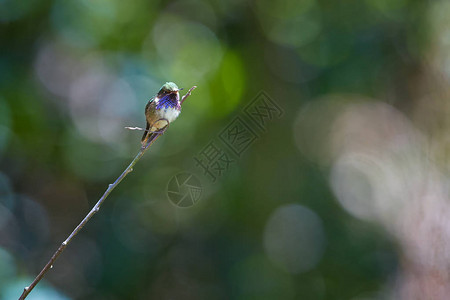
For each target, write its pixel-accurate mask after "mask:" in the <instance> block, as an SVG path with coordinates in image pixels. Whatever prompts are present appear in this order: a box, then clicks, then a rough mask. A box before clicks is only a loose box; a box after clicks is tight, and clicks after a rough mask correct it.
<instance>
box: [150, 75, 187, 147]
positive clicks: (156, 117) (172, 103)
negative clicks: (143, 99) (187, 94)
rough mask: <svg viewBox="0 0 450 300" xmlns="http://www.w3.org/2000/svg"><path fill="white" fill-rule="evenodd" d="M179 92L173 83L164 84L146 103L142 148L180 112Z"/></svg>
mask: <svg viewBox="0 0 450 300" xmlns="http://www.w3.org/2000/svg"><path fill="white" fill-rule="evenodd" d="M181 90H182V89H179V88H178V86H177V85H176V84H175V83H173V82H166V83H165V84H164V85H163V86H162V87H161V89H160V90H159V92H158V93H157V94H156V96H155V97H153V98H151V99H150V100H149V101H148V103H147V105H146V106H145V119H146V121H147V127H146V129H145V132H144V135H143V136H142V140H141V143H142V145H143V146H145V145H146V144H147V142H148V141H151V140H152V138H153V137H154V135H156V134H158V133H159V132H160V131H161V130H163V129H164V128H165V127H166V126H168V125H169V124H170V123H172V122H173V121H175V119H176V118H177V117H178V115H179V114H180V112H181V102H180V91H181ZM183 98H184V97H183Z"/></svg>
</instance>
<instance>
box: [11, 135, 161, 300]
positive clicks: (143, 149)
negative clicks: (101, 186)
mask: <svg viewBox="0 0 450 300" xmlns="http://www.w3.org/2000/svg"><path fill="white" fill-rule="evenodd" d="M163 133H164V131H162V132H160V133H157V134H156V135H155V136H154V138H153V139H152V140H150V141H149V142H148V143H147V144H146V145H145V146H144V147H141V149H140V150H139V152H138V154H137V155H136V157H135V158H134V159H133V161H132V162H131V163H130V164H129V165H128V167H127V168H126V169H125V171H123V172H122V174H121V175H120V176H119V177H118V178H117V179H116V181H114V183H112V184H110V185H109V186H108V189H106V191H105V193H104V194H103V196H102V197H101V198H100V200H98V202H97V203H96V204H95V206H94V207H93V208H92V209H91V211H90V212H89V213H88V214H87V215H86V217H84V219H83V221H81V223H80V224H78V226H77V227H76V228H75V229H74V231H72V233H71V234H70V235H69V236H68V237H67V238H66V240H65V241H64V242H62V244H61V245H60V246H59V248H58V250H56V252H55V253H54V254H53V256H52V258H50V260H49V261H48V263H47V264H46V265H45V267H44V268H43V269H42V270H41V272H40V273H39V275H38V276H36V278H35V279H34V280H33V282H32V283H31V284H30V286H27V287H25V288H24V290H23V293H22V295H21V296H20V298H19V300H21V299H25V298H26V297H27V296H28V294H29V293H30V292H31V291H32V290H33V288H34V287H35V286H36V285H37V284H38V283H39V281H40V280H41V279H42V278H43V277H44V275H45V274H46V273H47V272H48V270H49V269H51V268H53V263H54V262H55V261H56V259H57V258H58V256H59V255H60V254H61V253H62V252H63V251H64V249H65V248H66V247H67V245H69V243H70V242H71V241H72V239H73V238H74V237H75V236H76V235H77V234H78V232H79V231H80V230H81V229H82V228H83V227H84V225H86V223H87V222H88V221H89V220H90V219H91V218H92V217H93V216H94V215H95V213H96V212H98V211H99V209H100V206H101V205H102V204H103V202H104V201H105V200H106V198H107V197H108V195H109V194H110V193H111V192H112V190H113V189H114V188H115V187H116V186H117V185H118V184H119V183H120V182H121V181H122V180H123V179H124V178H125V176H127V175H128V174H129V173H131V172H132V171H133V166H134V165H135V164H136V163H137V162H138V161H139V160H140V159H141V157H142V156H143V155H144V153H145V152H146V151H147V149H148V148H149V147H150V146H151V144H153V142H154V141H155V140H156V139H157V138H158V137H160V136H161V135H162V134H163Z"/></svg>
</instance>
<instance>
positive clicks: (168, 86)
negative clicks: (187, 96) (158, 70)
mask: <svg viewBox="0 0 450 300" xmlns="http://www.w3.org/2000/svg"><path fill="white" fill-rule="evenodd" d="M181 90H182V89H179V88H178V86H177V85H176V84H175V83H173V82H166V83H165V84H164V85H163V86H162V87H161V89H160V90H159V92H158V95H161V96H162V95H167V94H178V92H179V91H181Z"/></svg>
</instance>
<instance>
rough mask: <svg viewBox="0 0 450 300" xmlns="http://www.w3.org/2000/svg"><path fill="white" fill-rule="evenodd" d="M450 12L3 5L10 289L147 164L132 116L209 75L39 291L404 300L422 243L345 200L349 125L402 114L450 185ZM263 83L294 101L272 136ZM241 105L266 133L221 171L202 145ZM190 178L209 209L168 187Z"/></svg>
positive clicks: (2, 121) (2, 122)
mask: <svg viewBox="0 0 450 300" xmlns="http://www.w3.org/2000/svg"><path fill="white" fill-rule="evenodd" d="M446 15H450V7H449V5H447V4H446V2H445V1H415V0H364V1H361V0H358V1H357V0H347V1H328V0H301V1H293V0H281V1H227V2H223V1H216V0H204V1H201V0H200V1H195V0H193V1H143V0H133V1H118V0H112V1H104V0H81V1H75V0H69V1H62V0H55V1H48V0H44V1H36V0H32V1H12V0H3V1H0V43H1V51H0V205H1V206H0V208H1V209H0V299H16V298H18V296H19V295H20V293H21V291H22V289H23V287H24V286H26V285H27V284H29V283H30V282H31V280H32V279H33V278H34V276H35V275H36V274H38V272H39V270H40V269H41V268H42V267H43V266H44V264H45V263H46V261H47V260H48V258H49V257H50V256H51V254H52V253H53V251H55V250H56V248H57V247H58V246H59V244H60V243H61V242H62V241H63V240H64V239H65V237H66V236H67V235H68V234H69V233H70V232H71V230H72V229H73V228H74V227H75V226H76V225H77V224H78V222H79V221H80V220H81V219H82V218H83V217H84V216H85V215H86V213H87V212H88V211H89V210H90V208H91V207H92V206H93V205H94V204H95V202H96V201H97V200H98V198H99V197H100V196H101V194H102V193H103V191H104V190H105V189H106V187H107V185H108V184H109V183H112V182H113V181H114V180H115V178H117V176H118V175H119V174H120V173H121V172H122V170H123V169H124V168H125V167H126V166H127V164H128V163H129V162H130V161H131V160H132V158H133V157H134V155H135V154H136V153H137V152H138V150H139V147H140V143H139V139H140V136H141V134H140V132H138V131H129V130H126V129H124V127H125V126H140V127H142V126H144V125H145V124H144V122H145V119H144V107H145V104H146V102H147V101H148V99H149V98H150V97H151V96H152V95H154V94H155V93H156V92H157V91H158V89H159V87H160V86H161V85H162V84H163V83H164V82H166V81H174V82H176V83H177V84H178V86H180V87H183V88H185V89H188V88H189V87H191V86H193V85H197V86H198V88H197V89H196V90H194V92H193V93H192V96H191V97H190V98H189V99H188V100H187V101H186V103H185V104H184V106H183V111H182V114H181V115H180V117H179V118H178V120H177V121H176V122H175V123H174V124H172V125H171V126H170V128H169V130H168V131H167V133H166V134H165V135H164V136H163V137H161V138H160V139H159V140H158V141H157V142H156V143H155V144H154V145H153V146H152V147H151V149H150V151H149V152H148V153H147V154H146V155H145V156H144V158H143V159H142V160H141V161H140V162H139V163H138V164H137V165H136V167H135V168H134V172H133V173H131V174H130V175H129V177H127V178H126V179H125V180H124V181H123V182H122V183H121V184H120V185H119V186H118V188H117V189H116V190H114V192H113V193H112V194H111V195H110V197H109V198H108V199H107V201H106V202H105V204H104V206H103V207H102V209H101V210H100V212H99V213H98V214H97V215H96V216H95V217H94V218H93V219H92V220H91V221H90V223H88V225H87V226H86V227H85V228H84V229H83V231H82V232H81V233H80V234H79V235H78V236H77V237H76V239H75V240H74V241H73V243H72V244H71V245H70V246H69V247H68V248H67V250H66V251H65V252H64V253H63V255H62V256H61V257H60V259H59V260H58V261H57V263H56V264H55V266H54V268H53V269H52V270H51V271H50V272H49V273H48V274H47V276H46V277H45V279H44V280H43V282H41V283H40V284H39V285H38V288H36V289H35V290H34V291H33V292H32V293H31V294H30V296H29V299H355V300H356V299H391V298H390V297H393V298H392V299H396V297H395V296H393V295H395V293H396V291H397V290H398V289H397V287H396V286H397V284H396V283H397V282H398V281H399V280H400V281H401V278H402V275H401V274H402V271H401V270H402V263H401V262H402V258H403V257H404V256H403V253H404V251H402V248H403V249H404V247H405V244H404V243H402V240H401V238H399V234H396V233H392V230H391V229H392V227H390V226H389V225H386V224H390V223H389V222H386V221H385V219H384V218H383V217H379V218H378V217H375V218H371V217H366V216H367V214H365V213H358V212H359V211H358V210H357V211H356V213H355V211H353V210H352V209H351V208H350V209H348V207H346V206H345V204H344V205H341V202H339V201H338V200H337V196H336V195H337V194H338V196H339V193H336V192H334V191H333V183H332V182H333V180H332V179H331V178H332V177H333V174H335V173H333V170H334V167H333V166H334V164H335V162H336V160H337V157H338V154H339V151H340V150H339V151H338V150H336V147H335V145H334V144H332V143H331V142H330V141H333V139H339V135H336V136H337V137H336V136H334V133H335V127H334V126H335V125H333V123H332V120H335V119H337V118H338V116H339V115H340V114H341V113H344V112H345V111H346V109H347V108H348V107H353V106H352V105H385V106H386V107H389V110H395V111H396V112H397V113H396V114H395V115H394V119H396V118H398V119H399V120H403V118H405V119H407V120H408V121H407V124H409V125H408V126H411V127H412V128H415V130H417V131H420V134H421V136H422V137H423V138H424V139H425V140H426V141H428V142H429V144H427V145H431V146H430V147H431V149H432V151H431V154H430V153H429V155H430V156H432V159H433V161H434V162H436V166H437V168H438V169H439V171H440V172H441V174H443V176H445V177H444V178H447V180H448V174H449V173H448V170H449V169H450V168H449V167H448V166H449V165H448V162H449V159H448V157H449V155H448V153H449V151H448V149H450V146H448V145H449V139H448V132H449V131H448V129H449V128H450V127H449V124H448V121H447V119H449V118H448V113H449V104H448V103H449V102H448V100H446V98H445V97H446V96H445V95H446V94H445V93H446V86H447V85H448V84H446V82H447V81H446V80H447V79H446V78H447V77H446V76H447V75H446V74H447V73H446V72H447V71H448V69H447V68H448V60H447V59H448V58H447V55H448V54H447V52H448V51H446V50H447V49H448V48H447V47H448V45H447V43H446V42H445V33H446V32H448V30H449V28H450V27H449V25H448V24H450V19H448V17H446ZM446 62H447V63H446ZM436 74H440V75H436ZM261 91H265V92H266V93H267V95H269V96H270V98H271V99H272V101H274V102H275V103H276V104H277V105H279V107H281V108H282V110H283V114H282V116H280V117H273V118H272V119H271V120H267V122H266V126H265V128H264V129H263V130H261V129H260V128H258V127H256V126H255V124H254V123H251V120H250V119H249V118H248V116H246V115H245V111H244V108H245V107H246V105H248V104H249V103H251V101H253V100H254V99H255V97H257V96H258V95H259V93H260V92H261ZM425 98H426V99H428V100H427V101H424V100H423V99H425ZM370 107H371V106H370ZM383 107H384V106H383ZM371 112H372V110H370V109H369V110H368V113H369V114H370V113H371ZM237 116H243V118H244V120H245V121H246V122H249V124H250V126H253V127H252V128H253V129H254V130H255V132H256V133H257V134H258V138H257V139H256V141H255V142H254V143H253V144H251V145H250V147H249V148H248V149H247V150H246V151H245V152H244V153H243V154H242V155H241V157H233V158H234V160H235V161H234V163H232V164H230V166H229V168H228V170H226V171H224V172H223V174H222V176H220V177H219V178H218V179H217V180H216V181H215V182H212V181H211V179H210V178H209V177H208V176H205V174H204V172H203V170H202V169H201V168H199V167H198V166H196V164H195V160H194V157H198V156H199V155H200V154H199V153H200V152H201V151H202V149H204V147H205V146H206V145H207V144H208V143H209V142H211V141H219V139H218V136H219V134H220V133H221V132H222V130H224V128H226V126H227V125H228V124H230V122H231V121H232V120H233V119H234V118H235V117H237ZM363 118H364V116H363ZM388 119H389V118H388ZM375 120H376V119H375ZM402 122H403V121H402ZM380 123H382V121H380V122H378V121H375V122H374V123H373V124H376V125H377V126H378V125H379V124H380ZM402 124H403V123H402ZM376 128H377V127H375V129H373V130H374V131H376V130H377V129H376ZM365 129H367V130H368V131H370V130H371V128H370V126H368V127H367V128H362V129H361V130H365ZM336 130H337V129H336ZM388 132H389V130H388ZM367 136H368V137H367V140H370V139H371V137H370V134H368V135H367ZM341 142H342V141H341ZM342 143H343V144H344V146H345V145H346V143H345V142H342ZM333 145H334V146H333ZM222 146H223V144H222ZM344 146H343V147H344ZM413 147H414V146H413ZM344 148H345V147H344ZM425 148H427V147H425ZM224 149H226V148H224ZM446 149H447V150H446ZM227 151H228V150H227ZM374 151H375V152H376V151H378V150H377V149H376V148H375V149H374ZM380 151H381V150H380ZM228 153H230V152H228ZM399 156H400V157H403V154H402V153H401V152H400V153H399ZM395 161H397V160H395ZM392 164H394V163H392ZM407 164H408V163H407ZM410 164H411V165H414V162H410ZM179 172H189V173H192V174H194V175H195V176H197V177H198V178H199V180H200V181H201V185H202V189H203V190H202V197H201V199H200V200H199V201H198V202H197V203H196V204H195V205H193V206H191V207H189V208H178V207H176V206H174V205H173V204H172V203H171V202H170V201H169V200H168V199H167V195H166V190H167V184H168V182H169V180H170V179H171V178H172V177H173V176H174V175H175V174H177V173H179ZM355 181H356V179H355ZM447 182H448V181H447ZM355 185H357V183H355ZM362 185H364V184H362ZM358 191H359V190H358ZM358 191H357V192H358ZM357 192H355V193H356V196H355V197H356V198H358V195H360V194H358V193H357ZM391 217H392V216H391ZM394 218H395V216H394ZM399 274H400V275H399ZM399 278H400V279H399ZM397 299H398V298H397ZM405 299H406V298H405ZM423 299H424V298H423Z"/></svg>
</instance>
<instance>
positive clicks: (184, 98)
mask: <svg viewBox="0 0 450 300" xmlns="http://www.w3.org/2000/svg"><path fill="white" fill-rule="evenodd" d="M196 88H197V86H195V85H194V86H193V87H191V88H190V89H189V91H188V92H187V93H186V95H184V96H183V98H181V101H180V104H181V105H183V102H184V100H186V98H187V97H189V96H190V95H191V92H192V91H193V90H194V89H196Z"/></svg>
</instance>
